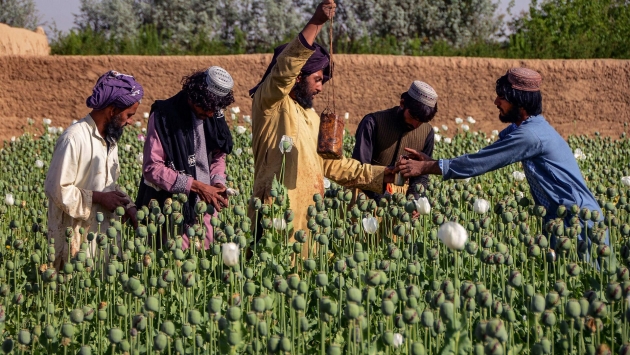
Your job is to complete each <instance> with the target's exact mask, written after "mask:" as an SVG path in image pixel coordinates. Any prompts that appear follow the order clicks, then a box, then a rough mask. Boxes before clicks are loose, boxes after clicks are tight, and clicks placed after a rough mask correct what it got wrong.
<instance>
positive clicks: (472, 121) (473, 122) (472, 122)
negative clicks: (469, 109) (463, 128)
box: [466, 116, 477, 124]
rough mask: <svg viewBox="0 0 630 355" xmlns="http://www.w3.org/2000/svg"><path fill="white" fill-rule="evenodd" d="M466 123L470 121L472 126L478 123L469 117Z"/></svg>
mask: <svg viewBox="0 0 630 355" xmlns="http://www.w3.org/2000/svg"><path fill="white" fill-rule="evenodd" d="M466 121H468V123H470V124H475V123H477V121H475V119H474V118H472V117H471V116H468V118H466Z"/></svg>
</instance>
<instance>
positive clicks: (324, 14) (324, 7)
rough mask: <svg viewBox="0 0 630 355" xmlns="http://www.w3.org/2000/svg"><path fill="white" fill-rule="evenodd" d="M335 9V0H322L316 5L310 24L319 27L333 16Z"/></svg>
mask: <svg viewBox="0 0 630 355" xmlns="http://www.w3.org/2000/svg"><path fill="white" fill-rule="evenodd" d="M336 9H337V4H335V0H323V1H322V2H320V3H319V5H317V9H316V10H315V14H313V17H312V18H311V21H310V22H311V23H312V24H314V25H318V26H321V25H323V24H325V23H326V22H328V21H330V19H331V18H333V16H335V11H336Z"/></svg>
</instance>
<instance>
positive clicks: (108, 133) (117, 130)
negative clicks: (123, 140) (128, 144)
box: [105, 113, 125, 142]
mask: <svg viewBox="0 0 630 355" xmlns="http://www.w3.org/2000/svg"><path fill="white" fill-rule="evenodd" d="M122 122H123V118H122V113H119V114H117V115H116V116H114V117H112V119H111V120H109V122H107V123H106V124H105V139H109V138H111V139H113V140H114V141H116V142H118V140H119V139H120V137H122V135H123V132H124V131H125V126H124V125H122V124H121V123H122Z"/></svg>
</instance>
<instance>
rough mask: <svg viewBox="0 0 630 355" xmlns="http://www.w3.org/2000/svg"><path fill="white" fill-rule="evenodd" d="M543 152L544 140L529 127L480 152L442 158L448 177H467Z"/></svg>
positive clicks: (517, 130)
mask: <svg viewBox="0 0 630 355" xmlns="http://www.w3.org/2000/svg"><path fill="white" fill-rule="evenodd" d="M541 151H542V142H541V141H540V139H539V138H538V137H537V136H536V135H534V134H532V133H531V132H529V131H527V130H522V129H513V130H512V131H511V132H510V133H508V134H506V135H504V136H503V137H502V138H501V139H500V140H498V141H496V142H494V143H493V144H491V145H489V146H487V147H485V148H483V149H481V150H480V151H479V152H477V153H474V154H465V155H462V156H459V157H457V158H453V159H441V160H440V168H441V170H442V177H443V178H444V180H448V179H465V178H469V177H474V176H478V175H482V174H485V173H487V172H489V171H493V170H496V169H500V168H502V167H504V166H507V165H510V164H512V163H515V162H517V161H521V160H524V159H528V158H531V157H533V156H535V155H537V154H540V152H541Z"/></svg>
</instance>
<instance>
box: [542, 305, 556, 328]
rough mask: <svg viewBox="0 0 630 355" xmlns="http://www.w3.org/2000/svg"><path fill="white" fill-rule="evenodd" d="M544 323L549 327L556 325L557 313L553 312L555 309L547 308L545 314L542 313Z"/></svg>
mask: <svg viewBox="0 0 630 355" xmlns="http://www.w3.org/2000/svg"><path fill="white" fill-rule="evenodd" d="M541 320H542V323H543V324H544V325H545V326H547V327H553V326H554V325H556V321H557V318H556V314H555V313H554V312H553V310H550V309H548V310H546V311H545V312H544V313H543V314H542V318H541Z"/></svg>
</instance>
